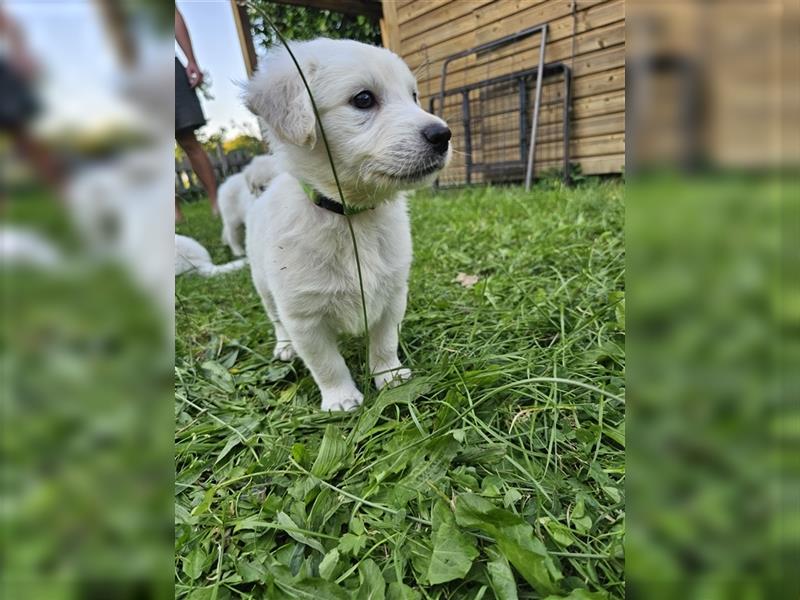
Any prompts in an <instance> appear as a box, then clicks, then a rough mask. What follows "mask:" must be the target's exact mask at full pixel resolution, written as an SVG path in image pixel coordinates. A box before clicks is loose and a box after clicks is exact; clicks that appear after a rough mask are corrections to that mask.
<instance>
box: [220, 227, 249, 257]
mask: <svg viewBox="0 0 800 600" xmlns="http://www.w3.org/2000/svg"><path fill="white" fill-rule="evenodd" d="M222 241H223V242H224V243H225V244H226V245H227V246H228V247H229V248H230V249H231V252H233V255H234V256H244V248H243V247H242V224H241V223H239V222H236V221H234V220H232V219H231V220H228V221H225V223H224V224H223V226H222Z"/></svg>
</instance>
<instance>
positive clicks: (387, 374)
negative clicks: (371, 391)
mask: <svg viewBox="0 0 800 600" xmlns="http://www.w3.org/2000/svg"><path fill="white" fill-rule="evenodd" d="M409 379H411V370H410V369H406V368H405V367H400V368H396V369H387V370H386V371H384V372H382V373H378V375H376V376H375V387H376V388H378V389H379V390H381V389H383V388H384V387H385V386H387V385H388V386H389V387H394V386H396V385H400V384H401V383H403V382H404V381H408V380H409Z"/></svg>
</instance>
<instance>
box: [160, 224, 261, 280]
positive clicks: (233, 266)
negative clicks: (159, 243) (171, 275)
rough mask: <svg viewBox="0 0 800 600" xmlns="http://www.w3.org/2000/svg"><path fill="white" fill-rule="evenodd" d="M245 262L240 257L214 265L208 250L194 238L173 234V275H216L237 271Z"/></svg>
mask: <svg viewBox="0 0 800 600" xmlns="http://www.w3.org/2000/svg"><path fill="white" fill-rule="evenodd" d="M246 264H247V260H246V259H244V258H241V259H239V260H234V261H231V262H229V263H226V264H224V265H215V264H214V263H213V262H211V255H210V254H209V253H208V250H206V249H205V247H204V246H203V245H202V244H201V243H200V242H198V241H197V240H196V239H194V238H190V237H187V236H185V235H178V234H175V275H176V276H177V275H183V274H184V273H196V274H197V275H200V276H201V277H216V276H217V275H222V274H224V273H230V272H232V271H238V270H239V269H241V268H243V267H244V266H245V265H246Z"/></svg>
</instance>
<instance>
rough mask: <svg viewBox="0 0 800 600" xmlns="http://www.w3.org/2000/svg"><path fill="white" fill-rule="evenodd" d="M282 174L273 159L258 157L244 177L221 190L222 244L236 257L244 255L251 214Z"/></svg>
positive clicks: (231, 179) (236, 177)
mask: <svg viewBox="0 0 800 600" xmlns="http://www.w3.org/2000/svg"><path fill="white" fill-rule="evenodd" d="M277 174H278V171H277V165H276V161H275V159H274V158H273V157H272V156H256V157H255V158H254V159H253V160H252V161H250V164H249V165H247V166H246V167H245V168H244V169H243V170H242V172H241V173H236V174H235V175H231V176H230V177H228V178H227V179H226V180H225V182H224V183H223V184H222V185H221V186H219V212H220V216H221V217H222V241H223V243H225V244H226V245H227V246H228V247H229V248H230V249H231V252H233V255H234V256H242V255H243V254H244V247H243V246H242V244H243V243H244V236H243V235H242V228H243V227H244V223H245V217H246V216H247V211H248V209H249V208H250V205H251V204H252V203H253V200H254V199H255V198H256V196H258V195H260V194H261V193H262V192H263V191H264V190H265V189H266V188H267V186H268V185H269V182H270V181H272V180H273V179H274V178H275V176H276V175H277Z"/></svg>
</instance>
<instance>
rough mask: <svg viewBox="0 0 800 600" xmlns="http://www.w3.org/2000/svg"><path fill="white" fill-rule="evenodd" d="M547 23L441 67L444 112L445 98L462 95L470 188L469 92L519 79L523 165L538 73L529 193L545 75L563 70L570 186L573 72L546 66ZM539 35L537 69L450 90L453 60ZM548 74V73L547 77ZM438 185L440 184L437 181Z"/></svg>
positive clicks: (466, 52) (454, 56)
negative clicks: (532, 83) (530, 91)
mask: <svg viewBox="0 0 800 600" xmlns="http://www.w3.org/2000/svg"><path fill="white" fill-rule="evenodd" d="M547 31H548V28H547V23H544V24H541V25H535V26H534V27H529V28H527V29H523V30H521V31H518V32H516V33H512V34H510V35H507V36H504V37H502V38H499V39H496V40H493V41H491V42H487V43H485V44H481V45H479V46H475V47H474V48H470V49H468V50H463V51H461V52H457V53H455V54H451V55H450V56H448V57H446V58H445V60H444V63H443V64H442V84H441V89H440V91H439V94H438V99H439V106H440V107H441V109H442V112H444V99H445V96H452V95H455V94H461V95H462V104H461V116H462V120H463V125H464V137H465V140H464V144H465V152H466V156H465V162H466V169H467V184H468V185H469V184H470V183H471V182H472V170H473V168H474V165H473V163H472V133H471V128H470V124H469V123H470V108H469V92H470V91H472V90H474V89H478V88H481V87H486V86H489V85H493V84H496V83H501V82H503V81H505V80H512V79H518V80H519V89H520V149H521V155H522V160H523V162H524V161H525V157H524V148H525V142H526V136H525V134H526V131H525V124H526V121H527V114H526V113H525V110H526V106H527V101H528V97H527V87H526V82H527V77H529V76H530V75H532V74H533V73H536V92H535V93H536V97H535V100H534V108H533V115H532V123H533V124H532V126H531V132H530V142H531V143H530V145H528V156H527V169H526V173H525V189H526V190H528V189H530V184H531V180H532V178H533V168H534V159H535V154H536V142H537V129H538V125H539V111H540V109H541V98H542V87H543V78H544V76H545V75H546V74H550V73H552V72H556V71H557V70H561V71H562V72H563V75H564V86H565V90H564V174H563V176H564V181H565V183H569V181H570V175H569V123H570V116H571V115H570V108H571V106H572V97H571V96H572V94H571V91H572V71H571V70H570V68H569V67H568V66H567V65H566V64H564V63H561V62H558V63H551V64H549V65H545V64H544V54H545V47H546V44H547ZM537 33H541V36H542V37H541V41H540V43H539V60H538V66H537V67H536V68H534V69H528V70H525V71H518V72H516V73H512V74H510V75H502V76H499V77H494V78H492V79H486V80H484V81H482V82H480V83H477V84H471V85H467V86H462V87H460V88H455V89H453V90H449V91H448V90H447V67H448V65H449V64H450V63H451V62H453V61H454V60H458V59H460V58H464V57H466V56H470V55H471V54H482V53H485V52H489V51H491V50H496V49H497V48H499V47H501V46H506V45H508V44H511V43H513V42H516V41H519V40H521V39H523V38H526V37H530V36H532V35H535V34H537ZM548 71H549V73H548ZM436 98H437V96H433V97H431V99H430V111H431V112H432V113H433V112H434V100H435V99H436ZM437 183H438V180H437Z"/></svg>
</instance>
